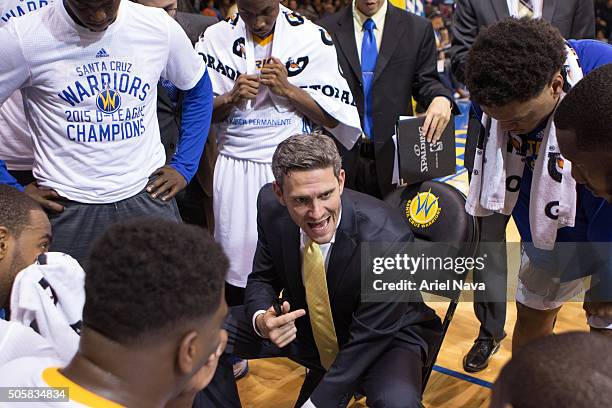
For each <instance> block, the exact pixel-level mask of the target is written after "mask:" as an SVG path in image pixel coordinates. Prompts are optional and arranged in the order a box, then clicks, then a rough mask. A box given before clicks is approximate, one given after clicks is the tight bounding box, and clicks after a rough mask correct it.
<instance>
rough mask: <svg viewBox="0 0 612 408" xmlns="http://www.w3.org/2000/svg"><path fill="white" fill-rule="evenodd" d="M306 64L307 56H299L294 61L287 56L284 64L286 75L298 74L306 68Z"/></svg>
mask: <svg viewBox="0 0 612 408" xmlns="http://www.w3.org/2000/svg"><path fill="white" fill-rule="evenodd" d="M306 65H308V57H300V58H298V59H297V60H296V61H294V60H293V58H289V60H288V61H287V64H285V66H286V67H287V76H289V77H293V76H296V75H298V74H299V73H301V72H302V71H303V70H304V68H306Z"/></svg>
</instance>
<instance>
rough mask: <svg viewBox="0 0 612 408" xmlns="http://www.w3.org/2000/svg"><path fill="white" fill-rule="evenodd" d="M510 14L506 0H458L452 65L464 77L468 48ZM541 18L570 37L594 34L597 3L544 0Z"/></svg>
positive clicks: (588, 0)
mask: <svg viewBox="0 0 612 408" xmlns="http://www.w3.org/2000/svg"><path fill="white" fill-rule="evenodd" d="M508 17H510V12H509V11H508V2H507V1H506V0H457V1H456V8H455V13H454V14H453V24H452V27H451V28H452V33H453V47H452V50H451V54H452V69H453V73H454V74H455V76H456V77H457V78H458V79H459V80H460V81H463V75H464V71H465V61H466V59H467V54H468V51H469V50H470V47H471V46H472V44H473V43H474V40H475V39H476V36H478V33H479V32H480V30H481V29H482V27H486V26H489V25H491V24H493V23H496V22H498V21H501V20H504V19H505V18H508ZM542 18H543V19H544V20H546V21H549V22H550V23H551V24H552V25H553V26H555V27H557V28H558V29H559V31H560V32H561V35H562V36H563V37H565V38H567V39H582V38H593V37H594V36H595V23H594V21H595V7H594V5H593V2H592V1H590V0H544V3H543V8H542Z"/></svg>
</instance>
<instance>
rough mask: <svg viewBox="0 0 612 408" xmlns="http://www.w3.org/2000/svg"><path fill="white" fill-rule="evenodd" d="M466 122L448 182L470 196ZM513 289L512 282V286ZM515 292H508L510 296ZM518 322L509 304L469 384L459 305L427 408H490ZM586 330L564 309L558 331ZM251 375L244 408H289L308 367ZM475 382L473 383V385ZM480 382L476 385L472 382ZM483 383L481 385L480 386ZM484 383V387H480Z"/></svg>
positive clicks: (579, 316)
mask: <svg viewBox="0 0 612 408" xmlns="http://www.w3.org/2000/svg"><path fill="white" fill-rule="evenodd" d="M465 126H467V125H466V124H465V123H464V124H463V125H462V127H463V128H460V126H459V125H458V126H457V129H458V130H457V131H456V134H457V167H458V174H457V175H456V176H454V177H452V178H450V179H448V180H445V181H446V182H448V183H449V184H452V185H453V186H455V187H457V188H459V189H460V190H461V191H463V192H464V193H466V192H467V187H468V185H467V183H468V182H467V174H466V173H465V170H464V169H463V170H459V169H460V167H462V165H463V153H464V151H465V147H464V146H465ZM507 239H508V241H509V242H519V241H520V240H519V235H518V231H517V230H516V226H515V225H514V223H513V222H512V221H511V222H510V224H509V226H508V231H507ZM517 268H518V260H517V259H508V270H509V275H512V271H515V272H514V276H516V270H517ZM509 284H511V282H509ZM511 290H512V289H509V291H511ZM428 304H429V305H430V306H431V307H432V308H433V309H435V310H436V313H438V315H439V316H444V313H445V312H446V308H447V303H444V302H429V303H428ZM515 321H516V305H515V303H513V302H511V303H509V304H508V310H507V318H506V327H505V330H506V333H507V334H508V336H507V337H506V339H505V340H504V341H503V342H502V347H501V349H500V351H499V352H498V353H497V354H496V355H495V356H494V357H493V358H492V359H491V362H490V364H489V367H488V368H487V369H486V370H484V371H482V372H480V373H476V374H471V375H470V376H471V377H472V379H473V380H472V382H470V381H467V380H466V379H465V376H467V375H468V374H467V373H465V372H464V371H463V368H462V360H463V356H464V354H465V353H466V352H467V351H468V350H469V349H470V347H471V346H472V344H473V342H474V339H475V338H476V336H477V335H478V328H479V322H478V320H477V319H476V317H475V316H474V312H473V306H472V303H471V302H467V301H466V302H461V303H460V304H459V307H458V308H457V311H456V313H455V316H454V319H453V321H452V323H451V325H450V328H449V331H448V333H447V335H446V337H445V339H444V343H443V345H442V348H441V351H440V354H439V355H438V359H437V362H436V365H437V366H440V367H442V369H443V370H445V371H446V372H447V374H444V373H441V372H438V371H434V372H433V373H432V376H431V378H430V379H429V382H428V385H427V389H426V390H425V394H424V395H423V401H424V405H425V406H426V407H428V408H434V407H440V408H460V407H461V408H480V407H488V406H489V398H490V389H489V388H488V387H487V386H486V385H488V384H490V383H493V382H494V381H495V379H496V378H497V375H498V374H499V371H500V370H501V368H502V367H503V366H504V364H505V363H506V362H507V361H508V360H509V359H510V356H511V353H512V350H511V348H512V346H511V338H512V332H513V328H514V322H515ZM575 330H584V331H586V330H588V327H587V325H586V319H585V315H584V311H583V310H582V305H581V304H579V303H571V304H567V305H565V306H564V307H563V308H562V309H561V312H560V313H559V317H558V319H557V324H556V328H555V331H556V332H564V331H575ZM249 364H250V373H249V374H248V375H247V376H246V377H245V378H243V379H241V380H240V381H238V389H239V391H240V396H241V399H242V405H243V407H246V408H291V407H293V404H294V403H295V400H296V398H297V396H298V393H299V390H300V387H301V385H302V382H303V380H304V375H305V371H304V368H303V367H301V366H298V365H297V364H295V363H293V362H291V361H289V360H286V359H267V360H258V361H250V362H249ZM474 379H475V380H474ZM474 382H476V383H474ZM478 382H480V383H481V384H478ZM482 384H484V385H482ZM357 407H366V404H365V399H363V400H361V401H358V402H356V403H353V404H352V405H351V408H357Z"/></svg>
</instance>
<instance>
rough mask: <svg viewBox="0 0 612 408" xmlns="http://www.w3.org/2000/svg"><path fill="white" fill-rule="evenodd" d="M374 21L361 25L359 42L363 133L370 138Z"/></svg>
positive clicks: (376, 53)
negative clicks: (360, 40)
mask: <svg viewBox="0 0 612 408" xmlns="http://www.w3.org/2000/svg"><path fill="white" fill-rule="evenodd" d="M375 28H376V24H374V20H372V19H371V18H368V19H367V20H366V21H365V22H364V23H363V41H362V42H361V77H362V78H363V99H364V108H363V113H364V120H363V131H364V132H365V134H366V135H367V136H368V138H370V139H371V138H372V83H373V82H374V70H375V69H376V60H377V59H378V49H377V48H376V37H374V29H375Z"/></svg>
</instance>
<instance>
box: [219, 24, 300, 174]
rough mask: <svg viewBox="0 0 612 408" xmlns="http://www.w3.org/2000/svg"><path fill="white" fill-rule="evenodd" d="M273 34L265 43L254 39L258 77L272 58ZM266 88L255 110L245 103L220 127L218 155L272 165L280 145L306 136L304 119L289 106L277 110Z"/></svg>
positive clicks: (262, 91) (256, 100)
mask: <svg viewBox="0 0 612 408" xmlns="http://www.w3.org/2000/svg"><path fill="white" fill-rule="evenodd" d="M273 37H274V34H271V35H270V36H269V37H267V38H265V39H263V40H262V39H258V38H255V37H254V38H253V42H254V53H255V64H256V68H257V73H258V74H259V72H260V71H261V68H262V67H263V65H265V62H266V61H268V59H269V58H270V57H271V56H272V55H271V54H272V42H273ZM270 92H271V91H270V90H269V89H268V87H267V86H264V85H261V84H260V85H259V92H258V93H257V99H255V102H254V103H253V102H251V104H252V106H249V105H248V104H246V103H242V104H241V105H239V106H237V107H234V108H233V109H232V111H231V112H230V114H229V115H228V117H227V119H225V120H224V121H223V122H222V123H220V125H219V131H218V133H217V141H218V144H219V152H220V153H222V154H225V155H228V156H230V157H233V158H236V159H244V160H251V161H256V162H261V163H272V156H273V155H274V151H275V150H276V147H277V146H278V144H279V143H280V142H282V141H283V140H285V139H287V138H288V137H289V136H292V135H295V134H297V133H303V127H304V124H303V121H302V115H301V114H300V113H299V112H298V111H297V110H296V109H295V108H294V107H293V106H292V105H291V104H290V103H288V102H287V104H285V105H284V106H275V105H274V103H273V102H272V98H271V96H270ZM279 99H280V98H279Z"/></svg>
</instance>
